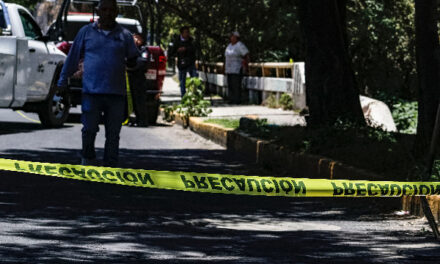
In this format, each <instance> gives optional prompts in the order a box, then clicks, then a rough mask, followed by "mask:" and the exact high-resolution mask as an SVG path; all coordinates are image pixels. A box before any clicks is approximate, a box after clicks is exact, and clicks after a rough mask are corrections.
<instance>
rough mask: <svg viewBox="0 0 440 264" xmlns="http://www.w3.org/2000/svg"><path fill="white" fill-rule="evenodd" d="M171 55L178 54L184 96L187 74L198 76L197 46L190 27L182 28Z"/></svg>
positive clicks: (181, 89) (181, 87) (181, 88)
mask: <svg viewBox="0 0 440 264" xmlns="http://www.w3.org/2000/svg"><path fill="white" fill-rule="evenodd" d="M172 47H173V48H172V50H171V54H169V55H170V56H171V57H173V56H177V68H178V69H179V82H180V93H181V96H182V97H183V96H184V95H185V93H186V85H185V82H186V75H187V73H189V75H190V76H191V77H197V70H196V65H195V62H196V48H195V46H194V43H193V39H192V37H191V36H190V33H189V27H187V26H183V27H181V28H180V35H179V36H178V37H177V38H176V39H175V40H174V43H173V46H172Z"/></svg>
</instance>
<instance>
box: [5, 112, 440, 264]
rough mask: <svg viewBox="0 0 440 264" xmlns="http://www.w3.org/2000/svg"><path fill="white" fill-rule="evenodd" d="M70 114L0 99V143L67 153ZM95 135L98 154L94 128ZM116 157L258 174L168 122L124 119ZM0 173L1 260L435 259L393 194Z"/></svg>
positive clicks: (49, 154)
mask: <svg viewBox="0 0 440 264" xmlns="http://www.w3.org/2000/svg"><path fill="white" fill-rule="evenodd" d="M26 117H27V118H30V119H36V116H35V115H32V114H27V115H26ZM77 120H78V115H77V114H74V115H73V117H72V118H71V119H70V122H69V123H68V124H66V126H65V127H63V128H60V129H42V128H41V127H40V125H39V124H37V123H34V122H32V121H30V120H28V119H25V118H24V117H22V116H20V115H19V114H17V113H15V112H12V111H10V110H0V155H1V156H2V157H8V158H16V159H26V160H34V161H51V162H65V163H76V162H78V161H79V159H78V156H77V152H78V147H79V146H80V128H81V127H80V125H79V124H78V123H77ZM97 147H98V150H99V152H98V154H99V155H102V147H103V135H102V134H100V135H99V136H98V140H97ZM121 158H122V164H121V165H122V166H123V167H133V168H147V169H158V170H165V169H166V170H186V171H199V172H217V173H237V174H251V175H269V174H270V172H267V171H264V170H263V169H261V168H257V167H255V166H254V165H252V164H251V162H249V161H247V160H246V159H245V157H241V156H236V155H233V154H231V153H228V152H227V151H226V150H225V149H223V148H222V147H220V146H218V145H216V144H214V143H211V142H209V141H206V140H204V139H203V138H200V137H199V136H197V135H195V134H193V133H191V132H190V131H188V130H183V129H182V128H180V127H177V126H174V127H170V126H167V125H158V126H155V127H149V128H135V127H124V128H123V131H122V135H121ZM0 176H1V180H2V183H1V184H0V259H1V261H2V262H5V263H65V262H80V261H81V262H85V263H437V262H438V259H439V257H440V251H439V249H440V244H439V243H437V242H435V241H433V239H431V238H430V237H429V236H428V234H427V231H424V229H427V228H428V227H427V225H426V223H425V221H424V220H423V219H418V218H412V217H408V216H406V217H398V216H395V215H394V214H393V213H392V212H393V211H394V210H396V208H398V204H399V201H398V200H397V199H322V198H321V199H310V198H309V199H286V198H266V197H247V196H234V195H230V196H227V195H212V194H197V193H185V192H177V191H161V190H149V189H139V188H129V187H123V186H113V185H107V184H99V183H89V182H77V181H71V180H64V179H57V178H50V177H44V176H36V175H24V174H17V173H10V172H0ZM382 212H389V213H382Z"/></svg>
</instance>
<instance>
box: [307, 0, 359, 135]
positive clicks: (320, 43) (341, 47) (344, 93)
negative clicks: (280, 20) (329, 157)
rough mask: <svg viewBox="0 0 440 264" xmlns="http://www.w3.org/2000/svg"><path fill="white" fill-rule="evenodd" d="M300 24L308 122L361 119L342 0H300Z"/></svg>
mask: <svg viewBox="0 0 440 264" xmlns="http://www.w3.org/2000/svg"><path fill="white" fill-rule="evenodd" d="M299 10H300V19H301V27H302V31H303V33H304V36H305V40H306V50H307V51H306V60H305V63H306V65H305V67H306V98H307V105H308V107H309V114H310V116H309V119H308V120H307V124H308V126H311V127H320V126H328V125H332V124H334V122H335V121H337V120H338V119H340V120H344V121H352V122H356V123H365V121H364V117H363V114H362V109H361V105H360V101H359V91H358V90H357V88H356V83H355V78H354V72H353V70H352V66H351V59H350V57H349V54H348V49H347V46H348V43H347V35H346V22H345V17H346V16H345V12H346V3H345V1H344V0H325V1H316V0H313V1H311V0H301V1H300V9H299Z"/></svg>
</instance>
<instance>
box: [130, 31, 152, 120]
mask: <svg viewBox="0 0 440 264" xmlns="http://www.w3.org/2000/svg"><path fill="white" fill-rule="evenodd" d="M133 39H134V43H135V44H136V47H137V48H138V50H139V53H140V54H144V52H146V47H145V41H144V39H143V38H142V36H141V35H140V34H138V33H136V34H133ZM146 71H147V58H143V57H138V58H137V64H136V67H135V68H132V69H130V70H128V71H127V73H128V80H129V84H130V91H131V95H132V100H133V108H134V113H135V115H136V124H137V126H140V127H147V126H148V115H147V105H146V103H147V79H146V78H145V72H146Z"/></svg>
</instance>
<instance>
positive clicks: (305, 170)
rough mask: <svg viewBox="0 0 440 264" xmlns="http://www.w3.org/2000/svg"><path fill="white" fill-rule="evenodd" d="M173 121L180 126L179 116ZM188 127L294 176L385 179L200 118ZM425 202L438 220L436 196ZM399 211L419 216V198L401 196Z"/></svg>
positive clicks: (192, 119)
mask: <svg viewBox="0 0 440 264" xmlns="http://www.w3.org/2000/svg"><path fill="white" fill-rule="evenodd" d="M176 123H177V124H180V125H183V120H182V118H181V117H177V116H176ZM189 128H190V129H191V130H192V131H194V132H195V133H197V134H199V135H201V136H203V137H205V138H207V139H209V140H212V141H214V142H216V143H218V144H220V145H222V146H224V147H226V148H227V149H228V150H231V151H234V152H237V153H241V154H243V155H245V156H246V157H249V158H250V159H252V160H255V163H257V164H260V165H263V166H266V167H269V168H271V167H272V168H277V167H280V166H283V167H285V168H286V170H288V171H291V172H292V174H291V176H292V177H295V178H315V179H348V180H389V179H386V178H384V177H383V176H381V175H378V174H375V173H372V172H369V171H367V170H363V169H359V168H355V167H353V166H349V165H347V164H344V163H341V162H338V161H335V160H332V159H329V158H326V157H321V156H317V155H311V154H301V153H295V152H291V151H288V150H287V149H286V148H285V147H283V146H279V145H277V144H274V143H272V142H269V141H265V140H260V139H257V138H254V137H251V136H250V135H247V134H246V133H243V132H239V131H235V130H233V129H228V128H224V127H221V126H219V125H215V124H210V123H204V122H203V120H202V119H201V118H197V117H190V119H189ZM427 199H428V202H429V204H430V206H431V209H432V211H433V214H434V217H435V219H436V220H437V221H439V219H440V196H437V195H435V196H428V197H427ZM402 210H403V211H408V212H409V213H411V214H413V215H417V216H423V211H422V208H421V204H420V197H411V196H404V197H402Z"/></svg>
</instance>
